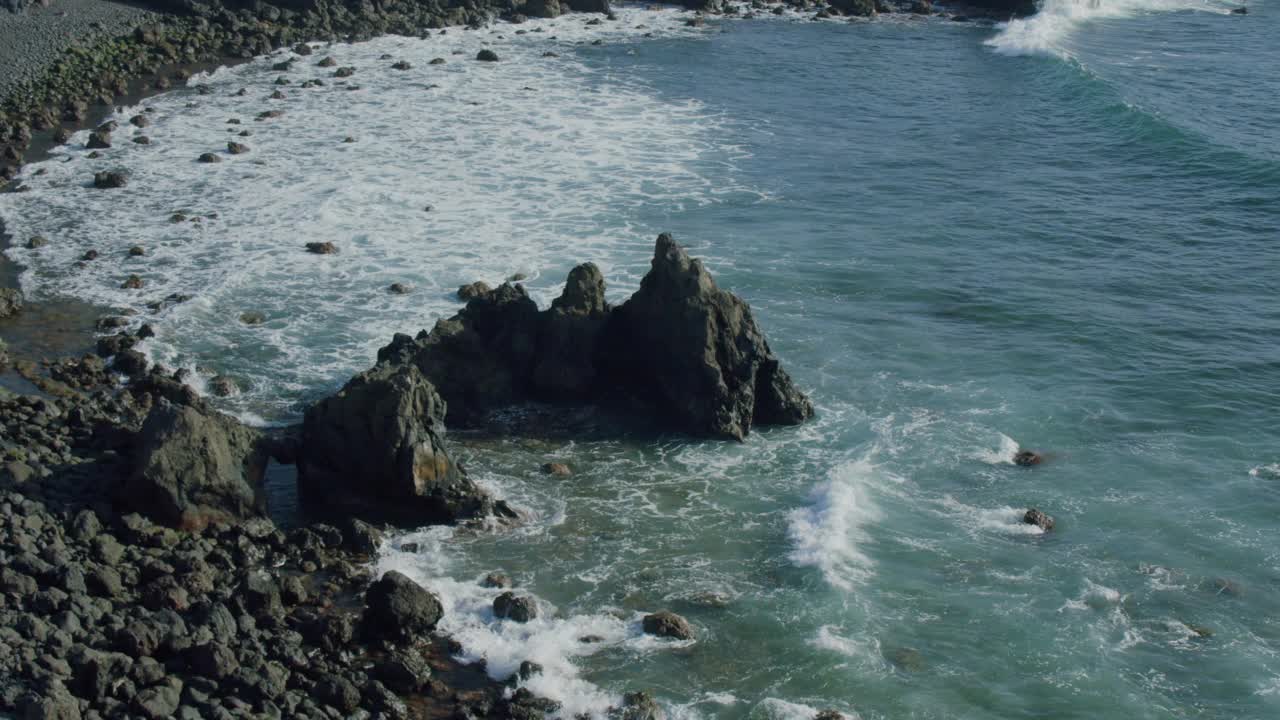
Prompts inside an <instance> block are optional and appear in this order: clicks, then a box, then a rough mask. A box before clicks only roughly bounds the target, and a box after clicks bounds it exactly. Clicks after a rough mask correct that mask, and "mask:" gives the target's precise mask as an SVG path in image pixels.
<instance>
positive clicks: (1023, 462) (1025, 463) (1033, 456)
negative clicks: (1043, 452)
mask: <svg viewBox="0 0 1280 720" xmlns="http://www.w3.org/2000/svg"><path fill="white" fill-rule="evenodd" d="M1043 459H1044V458H1042V457H1041V456H1040V453H1037V452H1032V451H1030V450H1022V451H1019V452H1018V453H1017V454H1016V455H1014V456H1013V464H1014V465H1019V466H1021V467H1031V466H1032V465H1039V464H1040V461H1041V460H1043Z"/></svg>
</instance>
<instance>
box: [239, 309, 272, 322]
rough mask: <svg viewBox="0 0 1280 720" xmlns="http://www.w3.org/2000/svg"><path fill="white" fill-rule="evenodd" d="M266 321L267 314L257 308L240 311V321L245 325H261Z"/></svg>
mask: <svg viewBox="0 0 1280 720" xmlns="http://www.w3.org/2000/svg"><path fill="white" fill-rule="evenodd" d="M266 321H267V316H266V315H263V314H262V313H260V312H258V311H257V310H249V311H246V312H242V313H240V322H242V323H244V324H245V325H261V324H262V323H264V322H266Z"/></svg>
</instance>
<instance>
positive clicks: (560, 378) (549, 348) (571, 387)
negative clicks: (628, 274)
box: [533, 263, 610, 402]
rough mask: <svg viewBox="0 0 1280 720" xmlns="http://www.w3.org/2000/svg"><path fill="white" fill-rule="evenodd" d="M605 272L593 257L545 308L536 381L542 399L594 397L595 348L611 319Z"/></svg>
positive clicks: (577, 399)
mask: <svg viewBox="0 0 1280 720" xmlns="http://www.w3.org/2000/svg"><path fill="white" fill-rule="evenodd" d="M609 311H610V308H609V303H607V302H605V299H604V276H603V275H601V274H600V269H599V268H597V267H596V266H595V265H594V264H593V263H586V264H583V265H579V266H578V267H576V268H574V269H573V270H571V271H570V272H569V280H568V282H567V283H566V284H565V288H564V292H563V293H561V294H560V297H558V298H556V299H555V301H553V302H552V303H551V309H550V310H549V311H547V312H545V313H543V314H542V318H541V326H542V327H541V329H540V332H539V333H538V353H537V360H536V362H535V365H534V370H533V387H534V391H535V394H536V395H538V396H539V397H540V398H541V399H544V400H548V401H552V402H580V401H585V400H589V399H590V394H591V392H592V390H593V389H594V388H595V385H596V380H597V377H596V375H597V373H596V367H595V357H594V349H595V347H596V345H597V342H598V340H599V338H600V334H601V332H602V331H603V330H604V326H605V323H606V322H607V321H608V319H609Z"/></svg>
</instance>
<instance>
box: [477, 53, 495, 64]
mask: <svg viewBox="0 0 1280 720" xmlns="http://www.w3.org/2000/svg"><path fill="white" fill-rule="evenodd" d="M476 60H479V61H480V62H498V53H496V52H494V51H492V50H481V51H480V52H478V53H476Z"/></svg>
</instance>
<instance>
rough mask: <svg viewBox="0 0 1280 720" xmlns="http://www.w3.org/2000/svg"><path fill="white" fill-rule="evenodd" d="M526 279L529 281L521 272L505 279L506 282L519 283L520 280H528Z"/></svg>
mask: <svg viewBox="0 0 1280 720" xmlns="http://www.w3.org/2000/svg"><path fill="white" fill-rule="evenodd" d="M528 279H529V276H528V275H525V274H524V273H522V272H518V273H516V274H514V275H512V276H511V277H509V278H507V282H520V281H521V280H528Z"/></svg>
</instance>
